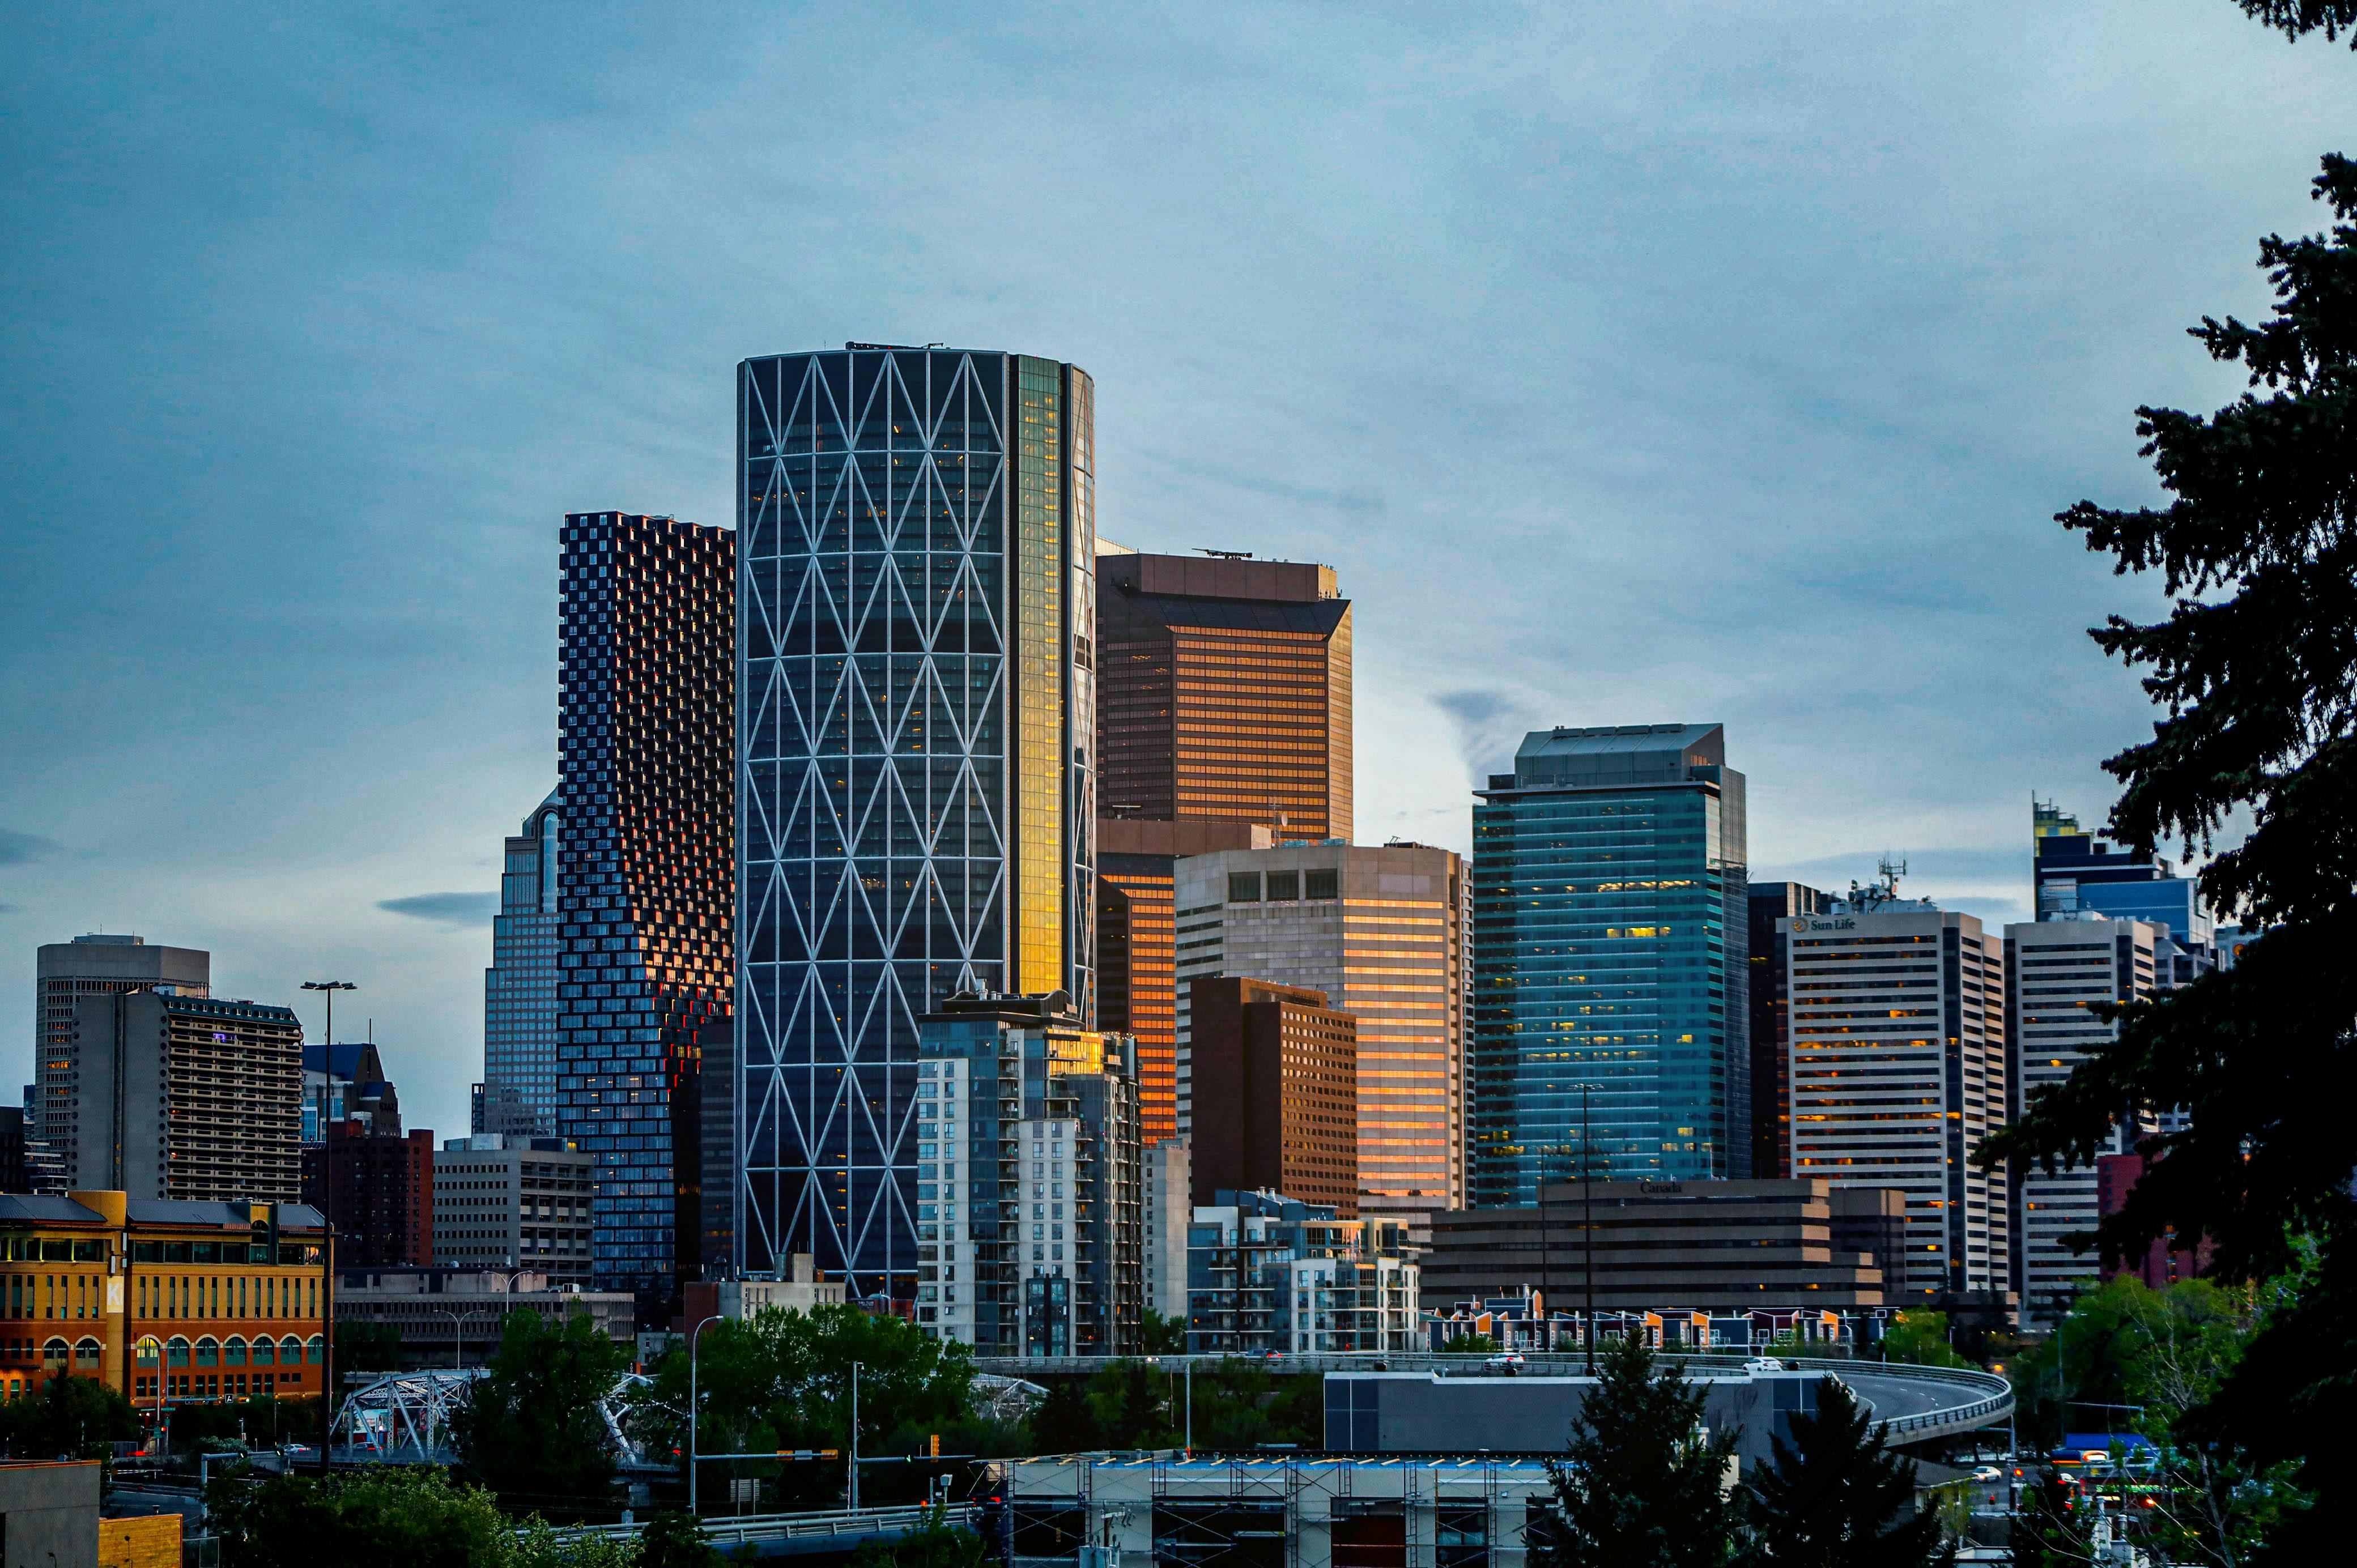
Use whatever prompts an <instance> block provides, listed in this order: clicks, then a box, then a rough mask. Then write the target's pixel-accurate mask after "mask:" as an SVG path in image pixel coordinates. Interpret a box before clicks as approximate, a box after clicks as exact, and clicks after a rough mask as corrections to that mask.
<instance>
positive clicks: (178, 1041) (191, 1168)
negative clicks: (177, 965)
mask: <svg viewBox="0 0 2357 1568" xmlns="http://www.w3.org/2000/svg"><path fill="white" fill-rule="evenodd" d="M62 1059H64V1060H66V1061H68V1062H69V1063H70V1076H69V1077H68V1078H67V1082H68V1084H69V1085H70V1088H71V1091H72V1093H71V1098H70V1100H68V1101H63V1102H61V1103H62V1104H63V1105H64V1107H65V1110H66V1116H67V1120H66V1123H65V1124H66V1125H67V1126H68V1127H69V1128H70V1132H71V1136H72V1141H73V1142H72V1158H71V1162H70V1165H68V1170H69V1172H70V1176H69V1181H70V1185H71V1186H72V1187H74V1188H76V1189H90V1190H105V1189H114V1190H121V1191H127V1192H129V1193H131V1194H133V1195H134V1196H135V1197H141V1198H151V1197H155V1198H187V1199H192V1200H204V1201H212V1202H221V1203H293V1202H295V1201H296V1198H297V1197H300V1196H301V1187H302V1164H301V1152H302V1144H301V1136H302V1130H303V1108H302V1092H303V1026H302V1025H301V1024H300V1023H299V1022H297V1021H296V1017H295V1014H294V1011H293V1010H292V1009H291V1008H286V1007H277V1006H273V1005H270V1004H267V1003H261V1002H226V1001H214V1000H212V999H210V998H207V997H196V996H178V995H172V994H168V993H165V992H161V991H122V992H116V993H113V994H100V995H84V996H82V997H81V999H80V1001H79V1002H78V1003H77V1004H76V1005H75V1009H74V1039H73V1043H72V1045H71V1046H70V1047H68V1048H67V1050H66V1052H65V1054H64V1057H63V1058H62ZM59 1103H60V1102H58V1101H52V1106H53V1107H55V1106H56V1105H58V1104H59ZM52 1114H53V1117H54V1115H55V1112H54V1109H53V1112H52Z"/></svg>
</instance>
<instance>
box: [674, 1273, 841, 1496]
mask: <svg viewBox="0 0 2357 1568" xmlns="http://www.w3.org/2000/svg"><path fill="white" fill-rule="evenodd" d="M719 1321H720V1320H719V1319H718V1318H716V1317H707V1318H705V1320H704V1321H703V1322H701V1323H699V1324H697V1325H696V1326H694V1327H693V1328H691V1329H689V1330H688V1331H687V1516H688V1517H689V1518H690V1519H701V1518H703V1517H704V1516H703V1515H702V1514H701V1513H699V1512H698V1511H697V1510H696V1507H695V1418H696V1413H697V1412H696V1402H695V1342H696V1340H697V1339H698V1338H699V1337H702V1335H703V1333H704V1331H705V1329H706V1328H709V1327H710V1326H712V1325H714V1324H716V1323H717V1322H719ZM852 1477H853V1479H854V1481H855V1482H856V1480H857V1478H858V1470H857V1468H856V1466H855V1467H854V1469H853V1471H852Z"/></svg>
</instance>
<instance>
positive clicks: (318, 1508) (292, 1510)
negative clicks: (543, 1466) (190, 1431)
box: [205, 1466, 562, 1568]
mask: <svg viewBox="0 0 2357 1568" xmlns="http://www.w3.org/2000/svg"><path fill="white" fill-rule="evenodd" d="M205 1511H206V1516H207V1518H208V1520H210V1527H211V1529H212V1531H213V1533H214V1534H215V1535H216V1536H217V1537H219V1538H220V1540H221V1562H222V1564H223V1568H317V1564H320V1563H401V1564H402V1565H403V1568H506V1565H507V1564H508V1563H510V1562H511V1560H512V1558H513V1557H514V1554H515V1551H516V1541H515V1537H514V1527H513V1525H512V1524H511V1521H510V1520H508V1519H507V1517H506V1516H505V1515H503V1514H502V1513H500V1509H499V1505H498V1503H497V1502H496V1501H495V1500H494V1499H493V1498H492V1497H491V1494H490V1493H489V1492H487V1491H485V1490H483V1489H482V1488H480V1487H463V1486H454V1485H452V1484H451V1481H450V1477H449V1476H448V1474H447V1472H445V1471H443V1470H441V1469H438V1468H433V1467H419V1468H395V1467H393V1466H385V1467H382V1468H378V1469H371V1470H366V1471H362V1472H360V1473H359V1474H356V1475H350V1476H331V1477H328V1478H327V1479H326V1480H317V1479H314V1478H313V1477H307V1476H274V1477H268V1478H266V1479H259V1480H257V1479H255V1478H254V1477H252V1476H250V1475H247V1474H243V1473H236V1474H231V1475H227V1476H223V1477H219V1478H217V1479H216V1480H215V1481H214V1482H213V1484H212V1485H211V1487H209V1488H208V1489H207V1491H206V1493H205ZM559 1561H562V1560H561V1559H560V1560H559Z"/></svg>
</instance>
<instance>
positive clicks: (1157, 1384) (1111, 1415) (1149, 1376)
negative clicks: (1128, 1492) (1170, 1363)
mask: <svg viewBox="0 0 2357 1568" xmlns="http://www.w3.org/2000/svg"><path fill="white" fill-rule="evenodd" d="M1170 1385H1171V1377H1170V1374H1168V1373H1167V1372H1163V1371H1160V1370H1158V1369H1156V1368H1153V1367H1149V1366H1147V1365H1146V1363H1145V1362H1143V1361H1135V1360H1130V1359H1121V1360H1116V1361H1113V1362H1110V1363H1108V1364H1107V1365H1106V1366H1105V1367H1104V1368H1103V1369H1102V1370H1100V1371H1099V1372H1097V1373H1096V1374H1095V1375H1094V1376H1093V1377H1092V1378H1090V1379H1089V1383H1088V1401H1089V1411H1090V1413H1091V1414H1092V1415H1093V1416H1095V1418H1096V1424H1097V1428H1098V1430H1099V1431H1100V1432H1101V1433H1102V1434H1103V1444H1104V1446H1106V1447H1109V1448H1175V1447H1177V1446H1178V1445H1179V1431H1178V1429H1177V1427H1176V1426H1174V1425H1173V1424H1172V1421H1171V1416H1172V1412H1171V1408H1170V1405H1171V1399H1170V1394H1171V1387H1170Z"/></svg>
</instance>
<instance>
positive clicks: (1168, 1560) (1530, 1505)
mask: <svg viewBox="0 0 2357 1568" xmlns="http://www.w3.org/2000/svg"><path fill="white" fill-rule="evenodd" d="M1472 1430H1475V1431H1478V1430H1479V1427H1478V1423H1477V1425H1476V1426H1475V1427H1474V1428H1473V1429H1472ZM1465 1435H1466V1433H1465V1432H1463V1431H1460V1432H1459V1433H1458V1439H1459V1443H1458V1444H1449V1446H1450V1447H1457V1446H1459V1445H1460V1444H1461V1441H1462V1439H1463V1438H1464V1437H1465ZM1561 1451H1562V1444H1560V1443H1558V1444H1555V1445H1554V1448H1553V1449H1552V1450H1551V1451H1550V1453H1548V1454H1529V1455H1517V1456H1509V1455H1503V1454H1497V1453H1491V1454H1468V1455H1460V1456H1458V1457H1448V1458H1442V1457H1436V1456H1433V1455H1415V1456H1413V1457H1409V1456H1405V1455H1376V1454H1367V1455H1352V1454H1339V1455H1338V1454H1325V1455H1273V1454H1272V1455H1201V1454H1199V1455H1180V1454H1179V1453H1177V1452H1171V1453H1163V1454H1145V1455H1114V1454H1072V1455H1060V1456H1058V1457H1055V1458H1044V1459H996V1460H992V1461H990V1462H989V1463H988V1464H987V1465H985V1467H984V1484H985V1487H987V1489H988V1493H989V1494H990V1495H993V1496H996V1497H1001V1498H1006V1511H1005V1513H1004V1514H1003V1515H1002V1516H1001V1518H1000V1520H999V1529H1000V1539H999V1541H997V1542H996V1543H995V1544H996V1546H997V1548H998V1549H999V1551H1001V1552H1004V1553H1006V1557H1005V1559H1004V1560H1005V1561H1007V1562H1010V1563H1016V1564H1017V1565H1022V1564H1026V1563H1038V1564H1044V1563H1046V1562H1048V1561H1058V1562H1063V1563H1071V1562H1073V1561H1075V1560H1077V1559H1078V1558H1079V1557H1080V1554H1081V1551H1082V1548H1084V1547H1100V1546H1102V1547H1107V1548H1109V1551H1108V1552H1107V1560H1108V1561H1111V1562H1114V1563H1157V1564H1201V1565H1204V1568H1211V1565H1213V1564H1216V1565H1217V1568H1377V1565H1379V1564H1386V1563H1389V1564H1400V1563H1431V1564H1437V1568H1523V1563H1524V1562H1525V1561H1526V1559H1527V1558H1528V1556H1529V1553H1528V1552H1527V1550H1526V1548H1525V1545H1524V1537H1523V1532H1524V1530H1526V1529H1527V1528H1528V1527H1529V1526H1530V1524H1531V1523H1532V1521H1533V1520H1534V1519H1536V1518H1537V1517H1538V1516H1539V1514H1540V1512H1541V1511H1542V1510H1544V1509H1547V1508H1548V1507H1550V1506H1551V1505H1552V1503H1553V1501H1554V1498H1555V1493H1554V1489H1553V1487H1552V1486H1551V1485H1550V1483H1549V1481H1548V1478H1547V1468H1546V1465H1547V1460H1548V1458H1550V1457H1552V1456H1553V1455H1555V1454H1559V1453H1560V1452H1561Z"/></svg>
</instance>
